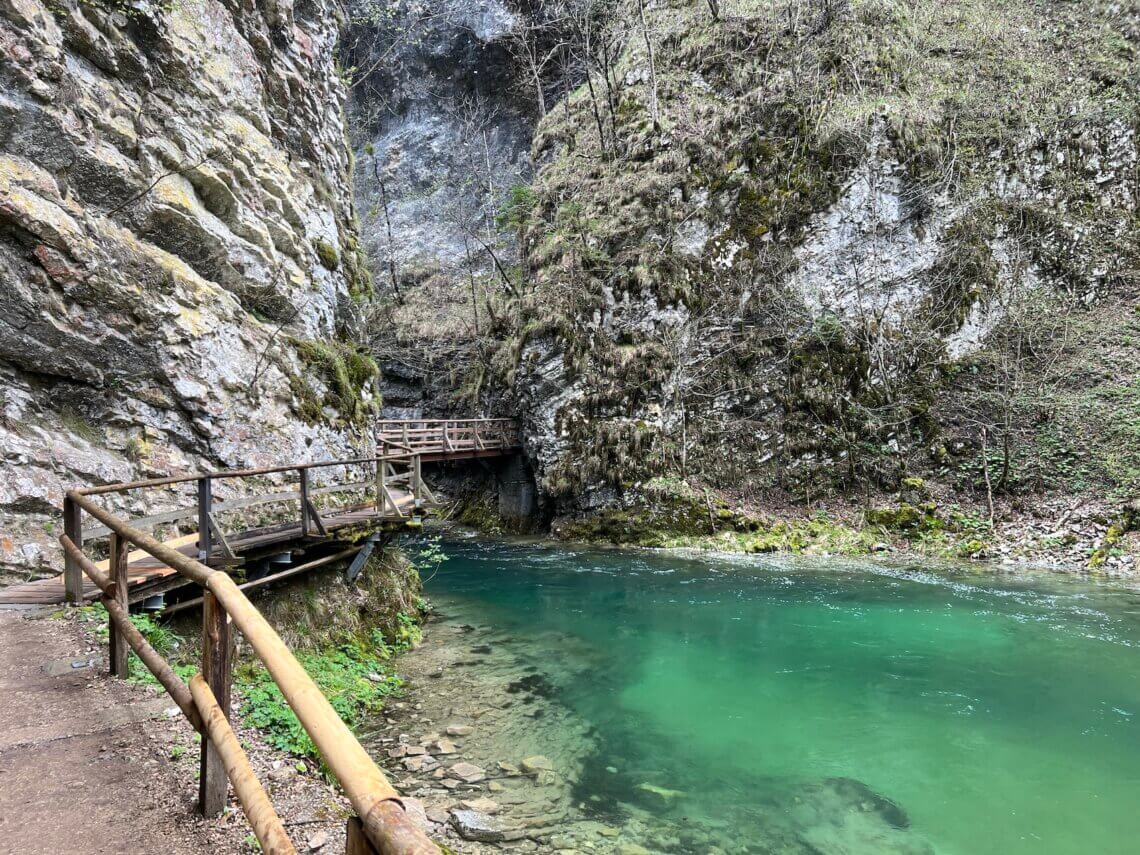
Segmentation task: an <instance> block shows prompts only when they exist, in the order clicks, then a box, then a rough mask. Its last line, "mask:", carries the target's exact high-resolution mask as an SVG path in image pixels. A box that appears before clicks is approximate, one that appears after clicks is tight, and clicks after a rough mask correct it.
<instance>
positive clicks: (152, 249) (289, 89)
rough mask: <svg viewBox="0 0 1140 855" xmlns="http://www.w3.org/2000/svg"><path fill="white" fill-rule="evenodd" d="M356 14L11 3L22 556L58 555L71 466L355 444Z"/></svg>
mask: <svg viewBox="0 0 1140 855" xmlns="http://www.w3.org/2000/svg"><path fill="white" fill-rule="evenodd" d="M341 22H342V18H341V13H340V11H339V9H338V6H337V4H336V3H335V2H332V0H305V2H297V3H296V4H294V2H293V0H271V2H260V3H254V2H252V0H225V2H222V0H175V2H173V3H169V4H156V3H149V2H145V0H141V2H127V0H96V2H82V3H78V2H71V0H62V2H53V3H47V2H42V3H41V2H38V0H0V455H2V457H0V534H2V537H0V571H3V570H7V571H9V572H10V573H11V572H17V571H18V572H27V571H29V570H32V571H35V570H45V569H48V567H47V566H46V563H45V562H46V560H47V558H48V557H50V555H51V553H52V547H51V535H50V529H51V528H52V523H51V522H50V520H51V518H52V516H53V514H54V513H55V509H57V508H58V507H59V505H60V502H61V498H62V490H63V489H64V488H65V487H67V486H70V485H75V484H83V483H92V482H113V481H119V480H129V479H131V478H134V477H138V476H147V475H150V474H152V473H167V472H171V471H183V470H190V471H193V470H195V469H197V468H200V467H206V468H214V467H221V466H244V465H258V464H261V465H266V464H270V463H275V462H281V461H284V460H289V459H302V458H308V457H320V456H323V455H326V454H334V453H336V452H338V451H341V450H344V449H345V448H346V447H347V446H348V445H350V444H351V443H352V442H353V427H352V426H353V423H354V422H359V421H360V418H361V416H362V415H363V414H364V413H365V412H366V411H367V410H368V408H369V406H370V401H369V392H368V386H369V385H370V384H371V382H372V376H373V374H374V366H373V365H372V364H371V362H370V361H369V360H368V359H367V358H365V357H362V356H360V355H359V354H357V353H356V352H355V351H354V350H353V348H352V347H351V346H349V345H347V344H344V343H343V340H344V339H345V338H346V336H348V335H349V334H351V333H352V332H353V331H354V326H355V325H356V324H357V323H358V320H357V319H358V316H359V311H358V310H357V309H356V308H355V303H354V298H357V299H359V298H361V297H363V296H366V294H367V293H368V290H369V288H370V284H369V282H368V278H367V275H366V274H365V272H364V271H363V269H362V265H361V264H360V261H359V257H358V251H357V246H356V235H355V226H354V212H353V205H352V201H351V200H352V194H351V191H350V175H349V156H348V152H347V147H346V145H345V127H344V120H343V112H342V106H343V102H344V98H345V91H344V87H343V85H342V83H341V81H340V79H339V77H338V75H337V73H336V68H335V62H334V50H335V47H336V44H337V39H338V30H339V25H340V23H341ZM361 388H363V389H364V391H363V393H362V392H361ZM132 501H136V502H138V501H140V500H132ZM131 510H134V511H140V510H143V507H142V506H141V505H139V504H136V505H132V506H131Z"/></svg>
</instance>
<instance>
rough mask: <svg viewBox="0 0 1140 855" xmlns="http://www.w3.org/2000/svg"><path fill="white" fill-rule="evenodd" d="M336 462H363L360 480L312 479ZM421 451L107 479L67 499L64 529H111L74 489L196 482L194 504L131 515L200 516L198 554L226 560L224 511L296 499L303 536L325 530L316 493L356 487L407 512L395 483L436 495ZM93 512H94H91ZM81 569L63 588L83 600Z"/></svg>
mask: <svg viewBox="0 0 1140 855" xmlns="http://www.w3.org/2000/svg"><path fill="white" fill-rule="evenodd" d="M332 467H339V468H343V469H344V470H346V472H347V470H349V469H352V468H360V469H363V470H365V472H364V474H363V475H361V476H359V477H358V478H357V479H356V480H352V479H349V480H345V481H344V482H343V483H333V484H328V485H324V486H317V485H315V484H314V483H313V476H312V473H313V472H314V471H315V470H320V469H329V468H332ZM284 473H290V474H295V476H296V477H295V484H296V489H281V488H280V487H277V488H275V489H274V490H273V491H272V492H269V493H260V494H257V495H249V496H244V497H242V498H236V499H232V500H228V501H219V500H218V499H216V497H215V495H214V484H215V482H218V481H224V480H234V479H246V478H264V477H266V476H273V475H281V474H284ZM421 473H422V469H421V464H420V456H419V455H417V454H412V453H404V452H395V453H392V454H384V455H381V456H379V457H358V458H352V459H349V460H326V461H321V462H317V463H297V464H290V465H287V466H272V467H266V468H262V469H231V470H224V471H220V472H202V473H198V474H195V475H173V476H169V477H164V478H151V479H148V480H143V481H130V482H127V483H122V484H107V485H103V486H99V487H88V488H85V489H81V490H73V491H71V492H70V493H68V494H67V495H66V496H65V497H64V500H63V526H64V533H65V534H66V535H67V536H68V537H69V538H71V541H72V542H73V543H74V544H75V545H76V546H79V547H82V546H83V544H84V542H85V541H86V540H90V539H92V538H96V537H101V536H105V535H107V534H109V533H110V532H111V529H110V528H109V527H108V526H107V525H106V524H104V523H102V522H100V521H99V520H98V519H97V518H96V520H95V524H94V525H91V524H89V525H83V523H82V520H81V516H82V512H81V508H80V507H79V505H78V504H77V503H76V502H75V501H74V499H73V498H72V494H75V495H79V496H95V495H104V494H108V493H125V492H127V491H131V490H140V489H155V488H159V487H174V486H177V485H180V484H189V483H194V484H195V485H196V489H197V502H196V503H195V505H194V507H183V508H177V509H175V510H172V511H165V512H163V513H159V514H153V515H150V516H146V517H140V518H138V519H135V520H132V521H131V522H132V523H133V524H134V526H135V527H136V528H143V529H145V528H150V527H153V526H155V525H161V524H169V523H175V522H179V521H181V520H186V519H191V518H194V517H197V520H198V560H200V561H203V562H204V563H207V564H211V563H212V564H225V563H227V562H232V561H233V560H234V553H233V550H232V549H231V547H230V538H231V536H227V534H226V532H225V530H224V528H223V526H222V525H221V523H220V521H219V517H220V515H221V514H223V513H230V512H232V511H239V510H248V509H250V508H254V507H257V506H259V505H270V504H282V503H291V502H296V503H297V511H296V513H297V520H298V522H299V524H300V527H301V533H302V536H308V535H310V534H319V535H323V534H325V533H326V532H325V530H324V522H323V520H322V517H321V514H320V512H319V511H318V509H317V507H316V504H315V501H314V500H315V499H316V498H317V497H318V496H328V495H335V494H337V493H345V492H356V493H362V494H370V495H371V496H372V497H373V503H374V504H375V506H376V508H377V509H378V510H379V511H381V512H383V513H385V514H388V515H391V516H392V517H395V518H402V517H404V516H405V513H404V511H403V510H402V509H401V508H400V507H399V504H398V503H397V502H396V500H395V498H394V497H393V495H392V487H394V486H397V485H403V486H405V487H406V488H407V489H408V490H409V491H410V492H411V494H412V496H413V498H414V499H415V501H416V503H417V505H419V504H422V503H423V502H424V501H432V500H433V499H434V496H433V495H432V493H431V490H430V489H429V488H428V486H427V484H425V483H424V481H423V478H422V474H421ZM92 516H94V515H92ZM82 581H83V578H82V572H81V571H80V568H79V565H78V564H77V563H76V562H74V561H71V560H66V561H65V564H64V589H65V591H66V595H67V600H68V602H71V603H78V602H81V600H82Z"/></svg>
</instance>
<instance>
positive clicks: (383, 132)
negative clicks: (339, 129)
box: [345, 0, 534, 417]
mask: <svg viewBox="0 0 1140 855" xmlns="http://www.w3.org/2000/svg"><path fill="white" fill-rule="evenodd" d="M374 9H375V4H370V3H368V2H356V3H354V4H352V5H351V6H350V10H351V14H352V23H351V25H350V27H349V29H348V33H347V35H346V37H345V54H346V57H347V62H348V64H349V65H350V66H351V67H352V68H354V69H356V74H357V77H356V79H355V82H354V85H353V89H352V93H351V98H350V101H349V118H350V123H351V125H352V128H351V139H352V145H353V150H354V153H355V157H356V163H357V168H356V175H355V191H356V204H357V208H358V210H359V211H360V216H361V222H362V234H363V237H362V244H363V246H364V247H365V249H366V250H367V254H368V257H369V259H370V264H371V268H372V272H373V278H374V280H375V282H376V285H377V290H378V291H379V292H380V294H381V295H382V297H383V299H384V300H386V301H388V306H389V307H390V310H391V313H392V314H391V315H390V316H389V319H390V320H393V321H394V323H393V324H392V325H391V328H390V330H389V332H391V333H392V335H391V336H389V337H385V336H383V335H382V334H381V333H382V332H383V331H381V330H376V331H375V332H376V338H375V340H374V344H375V351H376V353H377V355H378V356H379V357H380V358H381V365H382V367H383V369H384V372H383V373H384V386H383V391H384V407H385V412H386V413H387V414H389V415H391V416H393V417H401V416H417V415H420V414H422V413H425V412H426V413H429V414H433V415H443V414H447V413H449V412H454V408H455V402H454V401H452V400H449V394H450V393H451V392H452V391H453V390H454V385H455V383H456V379H457V376H458V375H459V374H461V373H462V366H464V365H465V364H466V363H469V362H471V361H472V359H473V355H472V352H471V348H472V344H473V341H472V339H473V333H474V329H475V327H476V326H477V323H476V322H475V315H476V313H477V312H478V311H480V310H478V309H476V310H473V309H472V297H473V296H474V294H475V293H478V294H479V301H480V302H481V301H482V299H483V295H484V294H485V293H487V292H491V293H493V292H495V291H497V290H500V289H501V287H502V286H501V282H496V280H497V278H498V274H497V273H496V271H495V264H494V261H493V259H492V254H494V256H495V257H496V258H498V259H499V260H500V261H501V262H502V263H503V264H504V265H505V266H508V267H513V266H514V260H515V259H516V258H517V247H516V246H515V242H514V235H513V233H512V231H511V230H510V229H504V228H501V227H500V225H499V224H498V222H497V220H498V219H499V216H500V214H501V213H502V211H503V208H504V206H505V204H506V202H507V199H508V197H509V194H510V192H511V190H512V189H513V188H515V187H517V186H520V185H525V184H526V183H527V182H529V180H530V160H529V154H530V142H531V135H532V133H533V126H534V117H533V115H532V113H533V110H534V108H533V106H532V105H531V103H530V100H529V99H528V97H526V96H525V94H524V93H525V90H524V89H523V87H521V86H520V85H519V82H518V69H517V67H516V63H515V61H514V59H513V57H512V53H511V44H512V43H511V39H512V37H513V36H512V34H513V33H515V32H516V31H517V30H518V29H519V28H520V27H521V26H523V18H522V17H521V16H520V14H519V13H518V12H517V11H516V10H515V9H514V8H512V5H511V4H507V3H504V2H500V0H476V2H466V0H463V2H460V0H429V2H426V3H416V4H393V5H392V6H386V7H385V14H383V15H376V14H375V13H374ZM397 291H398V292H399V293H397ZM487 320H488V319H487V316H486V314H485V313H484V315H483V318H482V322H483V329H484V331H485V330H486V326H487ZM457 369H458V371H457Z"/></svg>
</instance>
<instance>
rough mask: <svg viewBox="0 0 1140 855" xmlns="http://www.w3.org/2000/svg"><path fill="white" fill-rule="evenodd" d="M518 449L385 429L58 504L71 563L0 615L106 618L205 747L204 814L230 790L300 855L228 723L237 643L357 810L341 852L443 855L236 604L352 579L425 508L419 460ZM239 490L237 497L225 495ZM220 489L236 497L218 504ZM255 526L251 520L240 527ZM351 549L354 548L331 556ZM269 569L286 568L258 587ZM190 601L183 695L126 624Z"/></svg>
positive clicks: (474, 435)
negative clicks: (96, 550)
mask: <svg viewBox="0 0 1140 855" xmlns="http://www.w3.org/2000/svg"><path fill="white" fill-rule="evenodd" d="M517 446H518V436H517V433H516V431H515V429H514V426H513V424H512V423H510V422H508V421H505V420H486V419H479V420H468V421H435V422H432V421H419V422H398V423H384V424H381V425H380V427H379V429H378V431H377V435H376V448H377V453H376V454H375V455H374V456H371V457H359V458H353V459H348V460H336V461H319V462H306V463H292V464H287V465H284V466H277V467H269V468H263V469H246V470H236V471H224V472H205V473H199V474H195V475H181V476H171V477H167V478H153V479H149V480H144V481H134V482H130V483H125V484H107V485H102V486H97V487H87V488H84V489H75V490H69V491H68V492H67V495H66V499H65V502H64V534H63V535H61V536H60V539H59V540H60V544H61V546H62V547H63V549H64V554H65V556H66V565H65V570H64V573H63V575H62V577H56V578H54V579H47V580H42V581H41V582H32V583H27V584H25V585H19V586H15V587H14V588H9V589H8V590H6V591H4V592H0V598H2V599H0V602H7V603H8V604H10V605H24V606H35V605H47V604H52V603H58V602H62V601H63V600H64V598H66V599H67V600H68V601H70V602H75V603H78V602H82V601H85V600H92V599H99V600H100V601H101V602H102V603H103V605H104V606H105V607H106V609H107V613H108V620H109V628H110V646H111V650H110V657H109V660H110V670H111V673H112V674H113V675H116V676H120V677H125V676H126V675H127V656H128V651H129V650H133V651H134V652H135V654H136V655H137V656H138V657H139V659H140V660H141V661H142V663H143V664H144V665H145V666H146V667H147V668H148V669H149V670H150V671H151V673H152V674H154V676H155V677H156V678H157V680H158V681H159V683H160V684H161V685H162V686H163V688H165V689H166V691H167V693H168V694H169V695H170V696H171V698H172V699H173V700H174V702H175V703H176V704H177V706H178V708H179V709H180V710H181V711H182V713H183V715H184V716H185V717H186V719H187V721H188V722H189V723H190V724H191V726H192V727H194V728H195V730H197V731H198V732H199V733H201V734H202V741H201V745H202V748H201V759H200V778H199V796H198V801H199V808H200V810H201V811H202V813H203V814H205V815H206V816H215V815H217V814H218V813H220V812H221V811H222V809H223V808H224V806H225V803H226V799H227V792H228V788H229V785H230V784H232V785H233V791H234V794H235V795H236V797H237V800H238V802H239V803H240V805H241V808H242V810H243V812H244V813H245V815H246V818H247V819H248V820H249V824H250V827H251V828H252V829H253V832H254V835H255V836H256V837H257V840H258V842H259V844H260V846H261V850H262V851H263V852H267V853H281V854H282V855H290V853H295V852H296V851H297V850H296V848H295V847H294V845H293V843H292V842H291V841H290V839H289V836H288V832H287V831H286V829H285V826H284V824H283V823H282V822H281V819H280V817H279V816H278V815H277V813H276V811H275V810H274V808H273V805H272V803H271V802H270V800H269V796H268V794H267V793H266V791H265V789H264V788H263V787H262V785H261V783H260V782H259V781H258V780H257V778H256V776H255V774H254V772H253V769H252V767H251V766H250V763H249V759H248V757H247V756H246V754H245V751H244V750H243V749H242V747H241V744H240V742H239V740H238V738H237V736H236V735H235V734H234V731H233V729H232V727H231V726H230V723H229V716H230V684H231V678H232V667H233V658H234V628H236V629H237V630H239V631H240V632H241V633H242V635H243V636H244V638H245V640H246V642H247V643H248V645H249V647H250V649H251V650H252V651H253V654H254V655H256V656H257V657H258V658H259V659H260V660H261V662H262V663H263V664H264V665H265V667H266V669H267V670H268V672H269V674H270V675H271V676H272V678H273V680H274V681H275V682H276V684H277V686H278V687H279V688H280V689H281V693H282V695H283V697H284V698H285V700H286V701H287V702H288V704H289V706H290V707H291V708H292V709H293V712H294V713H296V715H297V718H298V720H299V721H300V723H301V725H302V727H304V729H305V731H306V732H307V733H308V734H309V736H310V737H311V738H312V740H313V743H314V744H315V745H316V747H317V750H318V752H319V753H320V755H321V758H322V760H323V761H324V763H325V764H326V766H327V768H328V769H329V770H330V771H331V773H332V775H333V777H335V778H336V779H337V781H339V783H340V785H341V787H342V788H343V789H344V792H345V795H346V796H347V797H348V800H349V802H350V803H351V804H352V808H353V810H354V811H355V816H352V817H350V818H349V819H348V827H347V841H348V842H347V849H346V851H347V852H348V853H350V855H378V853H383V855H439V853H440V849H439V848H438V847H437V846H436V845H435V844H434V843H432V842H431V840H429V839H428V838H427V836H426V835H425V834H424V832H423V831H422V830H421V829H420V828H419V827H418V826H417V825H416V824H415V823H414V822H413V821H412V819H411V818H410V817H409V816H408V815H407V814H406V813H405V811H404V806H403V803H402V802H401V799H400V795H399V793H397V792H396V790H395V789H394V788H393V787H392V785H391V784H390V783H389V782H388V780H387V779H386V778H385V776H384V774H383V772H381V771H380V769H379V768H378V767H377V766H376V764H375V762H374V761H373V760H372V758H371V757H370V756H369V755H368V753H367V752H366V751H365V750H364V748H363V747H362V746H361V745H360V743H359V742H358V741H357V740H356V738H355V737H354V736H353V734H352V732H351V731H350V730H349V729H348V727H347V726H346V725H345V724H344V722H343V721H342V720H341V719H340V717H339V716H338V715H337V713H336V711H335V710H334V709H333V707H332V706H331V704H329V702H328V700H327V699H326V698H325V697H324V695H323V694H322V693H321V691H320V689H319V688H318V687H317V686H316V684H315V683H313V681H312V679H311V678H310V677H309V676H308V674H306V673H305V670H304V669H303V668H302V667H301V665H300V664H299V663H298V662H297V660H296V658H295V657H294V656H293V654H292V653H291V652H290V651H289V649H288V648H287V647H286V646H285V644H284V642H282V640H281V638H280V637H279V636H278V635H277V633H276V632H275V631H274V629H273V628H272V627H271V626H270V625H269V624H268V623H267V622H266V620H265V618H264V617H262V615H261V613H260V612H259V611H258V610H257V608H256V607H255V606H254V605H253V604H252V603H251V602H250V601H249V600H248V599H247V598H246V595H245V593H243V590H242V589H243V588H246V589H248V588H250V587H254V586H256V585H258V584H266V583H268V582H270V581H273V580H274V579H281V578H285V577H286V576H290V575H295V574H298V573H301V572H305V571H307V570H311V569H315V568H316V567H318V566H321V565H323V564H330V563H333V562H335V561H337V560H346V559H347V558H348V556H349V555H353V554H355V555H356V559H355V560H354V562H353V564H354V565H355V564H356V562H357V561H360V563H361V564H362V563H363V561H362V560H361V559H360V556H361V555H362V554H365V550H368V549H369V546H368V545H369V544H370V543H374V542H375V537H376V534H377V532H380V531H383V530H384V529H386V528H394V527H401V526H406V525H408V524H409V523H410V522H414V521H415V520H416V519H417V518H418V517H420V516H422V515H423V514H424V513H426V508H427V507H428V506H429V505H430V504H431V503H432V502H433V501H434V497H433V496H432V493H431V490H430V489H429V488H428V486H427V484H425V483H424V480H423V474H422V469H421V465H422V463H423V462H424V461H425V460H448V459H453V458H458V459H462V458H465V457H467V458H470V457H484V456H489V455H504V454H510V453H512V452H513V451H514V450H515V449H516V448H517ZM235 484H236V485H242V486H243V487H244V489H241V490H239V489H235V488H234V485H235ZM188 488H192V489H193V491H194V494H195V498H196V501H195V503H194V505H193V506H192V507H174V508H173V509H171V510H167V511H163V512H161V513H156V514H152V515H150V516H147V517H142V518H137V519H133V520H127V519H124V518H123V517H124V516H125V514H124V513H123V512H122V510H121V508H122V507H124V505H125V501H124V499H123V497H124V495H125V494H128V493H131V492H134V491H141V490H150V491H154V490H165V491H167V492H168V493H174V494H175V495H174V496H173V497H168V498H167V500H168V501H170V502H171V503H173V504H176V505H177V504H178V501H177V500H178V499H179V498H185V496H179V493H180V491H181V492H182V493H185V492H186V490H187V489H188ZM218 488H221V489H218ZM225 489H230V490H232V495H230V496H224V495H222V492H223V490H225ZM259 490H260V492H258V491H259ZM108 504H112V507H113V508H114V509H112V507H108ZM148 504H150V505H151V506H153V505H154V504H157V503H156V502H150V503H148ZM253 512H256V513H257V514H259V515H260V516H259V518H258V519H257V520H254V521H253V522H251V521H250V520H249V515H250V514H251V513H253ZM235 515H237V518H235ZM87 517H89V518H90V519H87ZM275 517H276V518H275ZM193 519H196V520H197V531H195V532H194V533H191V534H186V535H182V536H176V537H171V538H169V539H167V540H165V541H163V540H160V539H159V536H157V533H158V532H159V531H160V530H161V529H162V528H163V527H169V526H177V525H178V524H180V523H185V522H187V521H189V520H193ZM102 541H106V553H107V554H108V555H109V557H108V558H107V559H106V560H104V561H102V562H96V561H95V560H93V559H92V558H91V557H90V556H89V555H88V554H87V553H86V552H85V550H84V546H85V545H86V546H87V547H88V548H90V547H91V546H93V545H96V544H99V543H100V542H102ZM349 541H351V542H352V545H351V546H350V547H349V548H347V549H345V548H342V547H344V546H345V545H346V544H347V543H348V542H349ZM310 551H313V552H318V551H319V552H321V553H323V554H322V555H321V557H319V558H315V559H310V558H308V556H307V555H306V559H305V560H304V561H302V562H301V563H300V564H293V555H294V553H295V552H300V553H302V554H307V553H309V552H310ZM277 559H283V561H284V562H288V563H290V564H291V565H292V566H289V568H288V569H286V570H281V571H277V572H267V573H266V572H261V573H260V575H255V572H254V571H264V570H265V569H266V568H267V567H272V566H273V564H274V563H275V561H276V560H277ZM221 568H234V569H235V570H236V571H238V572H240V573H243V575H245V581H244V582H243V583H242V584H239V583H238V582H237V581H235V579H234V578H232V577H231V576H230V574H229V573H228V572H226V571H225V570H224V569H221ZM350 572H351V567H350ZM84 577H86V578H84ZM187 587H190V588H192V593H194V594H196V595H198V596H195V597H194V599H192V600H183V602H182V605H188V604H189V603H191V602H192V603H194V604H198V605H201V607H202V622H203V626H202V630H203V631H202V658H201V662H202V667H201V673H199V674H197V675H195V676H194V677H193V679H191V680H190V682H189V684H187V683H186V682H184V681H183V680H182V679H181V678H180V677H179V676H178V674H177V673H175V671H174V669H173V668H172V667H171V666H170V664H169V663H168V662H166V661H165V660H164V659H163V658H162V656H161V655H160V654H159V653H158V651H156V650H155V649H154V648H153V647H152V646H151V645H150V644H149V643H148V642H147V641H146V639H145V638H144V637H143V636H142V635H141V634H140V633H139V631H138V630H137V629H136V628H135V627H134V624H133V623H131V620H130V614H129V612H130V604H131V603H132V602H134V601H137V600H140V599H142V598H144V597H150V596H154V595H156V594H157V593H161V592H166V591H173V590H175V589H183V590H184V589H186V588H187ZM176 607H177V606H176Z"/></svg>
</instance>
